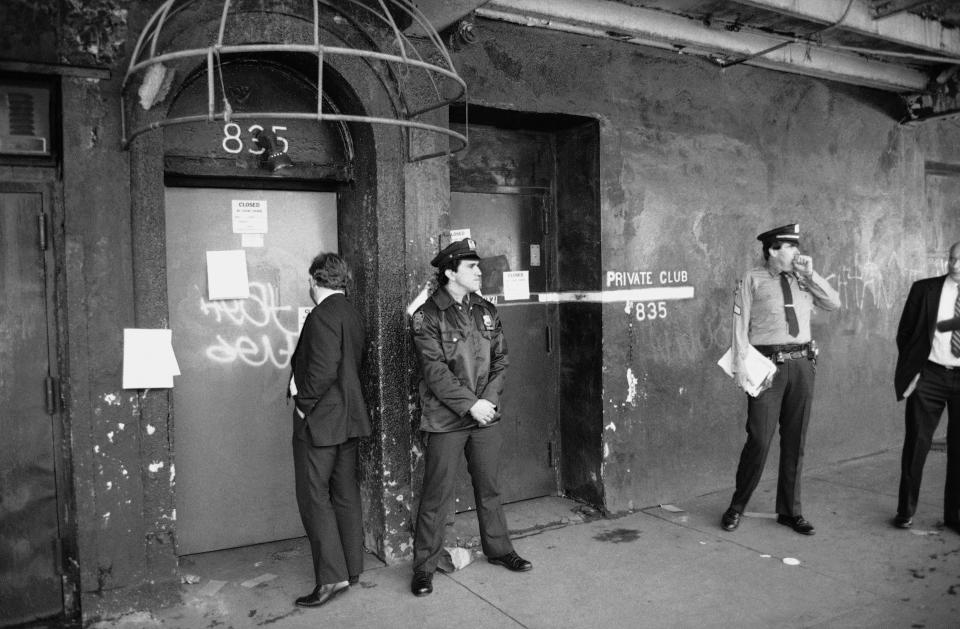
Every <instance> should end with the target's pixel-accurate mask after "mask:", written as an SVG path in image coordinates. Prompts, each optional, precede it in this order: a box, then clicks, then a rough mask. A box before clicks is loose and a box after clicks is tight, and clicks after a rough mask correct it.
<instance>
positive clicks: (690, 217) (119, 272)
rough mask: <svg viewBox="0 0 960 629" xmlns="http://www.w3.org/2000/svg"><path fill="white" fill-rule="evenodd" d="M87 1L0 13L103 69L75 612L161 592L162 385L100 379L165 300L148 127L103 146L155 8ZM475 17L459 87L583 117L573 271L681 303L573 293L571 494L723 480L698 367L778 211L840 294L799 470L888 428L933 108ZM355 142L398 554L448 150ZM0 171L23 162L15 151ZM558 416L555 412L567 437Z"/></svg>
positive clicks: (710, 354)
mask: <svg viewBox="0 0 960 629" xmlns="http://www.w3.org/2000/svg"><path fill="white" fill-rule="evenodd" d="M86 4H87V5H89V6H90V7H91V8H93V9H96V8H105V9H111V10H112V11H113V12H111V13H110V15H111V19H110V20H105V21H103V20H101V21H97V20H93V19H87V18H86V17H84V16H82V15H76V14H75V13H74V12H67V13H65V14H61V13H60V9H59V8H58V7H59V6H60V5H59V4H58V3H53V2H43V3H39V4H38V5H37V7H38V8H37V9H36V11H35V12H34V13H31V14H30V15H27V16H23V15H19V16H18V15H17V14H13V18H11V19H10V20H9V21H7V20H0V23H2V24H3V25H4V26H3V28H2V29H0V32H2V33H4V34H6V33H8V32H11V33H12V32H21V31H24V29H19V30H18V28H10V26H11V25H13V26H16V25H17V24H25V25H27V26H29V25H30V24H50V23H51V22H50V19H49V18H50V15H55V17H56V20H59V21H62V22H63V24H64V26H63V32H61V33H59V35H54V34H53V33H52V31H51V30H50V29H46V30H42V33H41V36H39V37H38V38H36V39H34V40H33V41H32V43H31V42H24V44H23V47H21V48H17V46H14V45H13V43H11V45H9V46H2V47H0V50H2V52H3V57H4V58H6V59H18V60H21V61H45V62H50V63H52V62H55V61H57V60H66V61H67V62H69V63H72V64H75V65H97V66H99V67H101V68H108V69H110V70H111V72H112V73H113V74H112V78H111V79H108V80H96V79H88V78H75V77H69V76H67V77H64V78H63V79H62V81H61V85H62V91H63V97H64V98H63V100H64V103H65V105H66V106H65V107H64V121H63V123H64V147H63V149H64V150H63V166H62V169H60V170H59V171H58V172H57V174H56V178H57V180H58V182H59V184H58V189H59V190H61V192H62V200H61V202H62V212H61V213H60V214H59V216H60V217H61V218H62V222H61V224H60V225H59V226H58V228H57V231H56V233H55V234H54V242H55V245H56V246H57V248H58V254H57V255H58V260H59V261H60V264H61V266H62V268H61V270H59V271H58V276H57V277H58V305H59V306H60V308H61V317H62V318H61V321H62V323H61V326H60V327H61V330H60V331H61V340H60V343H61V346H60V349H61V351H62V360H61V366H62V368H63V369H62V373H63V375H64V377H65V381H64V385H65V386H64V389H63V391H64V402H65V406H66V412H65V417H66V424H67V425H68V426H69V440H70V443H69V448H70V451H71V453H72V459H73V460H72V465H73V470H72V472H73V473H72V478H73V485H74V487H73V488H72V489H73V492H74V493H73V494H72V495H71V496H70V497H69V498H67V500H68V502H70V503H71V509H70V510H71V513H72V514H73V515H74V520H73V522H71V523H69V526H70V527H75V533H76V542H77V547H78V551H77V554H75V555H72V557H73V558H74V559H75V560H76V561H77V562H78V565H79V580H80V584H81V587H80V589H81V590H82V591H83V606H84V614H85V616H86V617H87V618H93V617H95V616H96V615H97V614H100V613H104V614H108V613H115V612H116V611H117V610H121V609H123V608H124V607H129V606H135V605H137V604H138V602H139V601H141V600H144V601H148V602H153V603H156V602H158V601H162V600H165V599H166V598H168V597H173V596H175V595H176V588H177V565H176V558H175V553H174V552H173V549H172V545H171V540H172V536H173V535H174V534H175V520H174V517H175V516H174V513H173V511H172V504H173V495H174V493H173V492H174V491H175V484H174V483H175V478H174V473H173V467H172V462H173V457H174V451H173V447H174V445H173V443H172V441H171V435H172V432H171V428H172V424H171V421H172V415H171V413H170V404H169V399H168V397H167V395H166V394H165V393H164V392H157V391H152V392H150V393H148V394H146V395H138V394H137V393H135V392H132V391H124V390H122V389H121V388H120V374H121V369H122V360H121V357H122V351H121V350H122V347H121V339H122V329H123V328H124V327H130V326H136V325H142V326H153V325H162V324H163V323H164V321H165V318H166V314H165V312H166V311H165V303H164V301H163V300H164V297H163V295H162V292H163V288H162V287H163V285H164V282H163V262H162V260H163V257H162V252H163V249H162V242H161V241H160V239H161V238H162V237H161V236H160V234H162V222H160V223H157V218H158V217H161V218H162V212H161V211H160V208H162V182H161V181H160V180H159V176H160V173H162V170H163V161H162V142H160V141H159V140H157V139H154V140H152V141H149V142H144V143H143V146H141V148H140V149H138V151H136V152H131V153H126V152H123V151H121V150H120V149H119V144H120V135H121V134H120V124H119V89H120V86H119V83H120V80H121V79H122V75H123V71H124V67H125V65H124V60H123V58H122V56H123V54H124V53H123V50H124V49H125V48H124V46H126V47H127V52H129V50H128V49H129V46H130V45H132V40H133V38H135V36H136V34H138V33H139V29H140V28H142V26H143V24H144V22H145V20H146V18H147V17H148V16H149V14H150V11H151V10H152V8H153V7H154V6H155V5H156V4H157V3H156V2H151V3H134V4H133V5H132V6H130V8H129V9H120V8H118V5H119V4H121V3H118V2H107V1H102V2H96V3H86ZM3 15H4V16H5V17H9V16H10V15H11V14H9V13H4V14H3ZM18 20H19V21H18ZM91 23H97V24H100V27H99V28H100V29H101V30H100V31H99V32H97V31H96V30H93V31H92V30H90V29H89V28H87V26H89V24H91ZM26 30H29V29H26ZM477 34H478V37H479V39H478V41H477V42H476V43H475V44H473V45H471V46H468V47H466V48H464V49H462V50H461V51H459V52H457V53H455V55H454V61H455V63H456V65H457V67H458V69H459V70H460V71H461V73H462V74H463V76H464V78H465V79H466V81H467V83H468V85H469V89H470V98H471V100H472V101H473V102H478V103H481V104H484V105H489V106H493V107H499V108H503V109H512V110H522V111H535V112H558V113H569V114H576V115H581V116H589V117H593V118H595V119H597V120H598V121H599V129H600V141H599V170H600V179H599V182H596V183H597V185H596V193H597V194H598V195H599V203H600V210H601V212H600V216H601V221H600V225H599V234H600V255H601V259H602V264H601V266H602V268H601V269H599V270H600V273H599V274H598V277H597V279H596V285H595V286H588V285H583V284H582V282H580V281H578V282H576V285H575V286H574V287H573V288H575V289H576V290H591V289H593V290H600V289H602V288H606V287H605V286H604V282H603V278H604V277H605V273H606V272H607V271H624V272H643V271H648V272H652V273H653V275H652V277H653V280H652V285H654V286H659V285H660V284H661V278H660V272H661V271H666V272H673V274H672V275H671V276H670V277H667V278H664V279H675V280H676V281H678V282H680V283H681V284H683V285H689V286H692V287H693V288H694V295H695V296H694V298H692V299H689V300H682V301H667V302H666V304H665V306H664V310H663V312H664V313H665V316H662V317H661V316H660V315H661V312H660V311H657V316H656V318H650V317H648V316H645V317H644V320H642V321H641V320H639V318H638V314H637V308H636V307H635V306H634V305H632V304H631V305H630V306H629V307H628V305H627V304H626V303H618V304H607V305H604V306H603V307H602V308H595V307H592V306H584V307H585V308H588V309H589V313H588V315H589V319H590V320H591V321H596V322H597V326H598V329H599V330H600V333H601V334H602V339H601V340H602V347H603V349H602V353H601V354H600V355H599V356H597V357H593V356H582V357H580V358H581V360H580V361H579V363H577V364H580V365H584V366H587V368H589V369H599V370H600V372H601V374H602V375H601V378H602V396H601V398H602V399H600V400H598V403H599V404H600V405H602V417H593V416H591V417H589V418H586V419H585V422H589V423H588V424H587V425H586V426H585V429H586V430H588V431H591V434H596V432H597V430H602V434H601V435H599V436H598V443H599V444H600V446H601V450H602V454H601V456H602V464H601V478H600V479H599V484H598V485H596V486H591V492H595V494H596V495H597V496H598V497H601V498H602V499H603V500H604V501H605V506H606V507H607V508H608V509H609V510H611V511H614V512H616V511H624V510H629V509H634V508H639V507H643V506H647V505H651V504H656V503H658V502H673V501H678V500H682V499H683V498H684V497H687V496H691V495H694V494H698V493H703V492H708V491H712V490H716V489H719V488H728V487H730V486H732V484H733V474H734V469H735V465H736V457H737V454H738V452H739V449H740V447H741V445H742V440H743V422H744V415H745V400H744V397H743V394H741V393H739V392H737V391H736V390H735V388H734V386H733V384H732V383H731V382H730V381H729V380H727V379H726V378H725V377H724V376H723V375H722V374H721V372H720V370H719V369H718V368H717V367H716V365H715V362H716V360H717V358H718V357H719V356H720V355H721V354H722V353H723V351H724V350H725V349H726V347H727V345H728V343H729V336H730V317H731V302H732V293H733V288H734V284H735V282H736V280H737V279H738V278H739V277H740V276H741V274H742V273H743V271H744V270H745V269H746V268H747V267H748V266H750V265H752V264H755V263H757V262H758V261H759V258H760V255H759V254H760V251H759V246H758V243H757V242H756V241H755V240H754V236H755V234H757V233H759V232H760V231H763V230H766V229H768V228H770V227H773V226H776V225H780V224H783V223H786V222H788V221H793V220H796V221H799V222H800V223H801V225H802V227H803V229H804V232H805V234H806V237H805V239H804V243H803V248H804V249H805V250H807V251H808V252H810V253H811V254H812V255H813V256H814V259H815V263H816V267H817V268H818V270H820V272H821V273H822V274H823V275H825V276H827V277H829V278H830V280H831V282H833V283H834V285H835V286H836V287H837V288H838V289H839V290H840V292H841V296H842V298H843V303H844V307H843V309H842V310H841V311H840V312H838V313H830V314H821V315H818V317H817V318H816V321H815V328H814V331H815V334H816V336H817V338H818V340H820V341H821V346H822V347H823V360H822V362H821V364H820V367H819V376H820V377H819V382H818V396H817V402H816V406H815V409H814V419H813V423H812V426H811V429H810V435H809V439H808V448H807V452H808V462H809V463H808V464H809V465H817V464H819V463H825V462H827V461H835V460H840V459H845V458H849V457H854V456H858V455H861V454H866V453H869V452H874V451H877V450H882V449H886V448H890V447H895V446H896V445H898V443H899V440H900V436H901V428H900V414H901V412H902V409H901V408H900V407H898V406H897V405H896V404H895V402H894V396H893V391H892V365H893V360H894V356H895V348H894V345H893V340H892V339H893V333H894V328H895V326H896V323H897V320H898V317H899V312H900V307H901V304H902V301H903V299H904V297H905V295H906V290H907V288H908V286H909V283H910V281H911V280H913V279H915V278H917V277H920V276H924V275H927V274H930V273H933V272H939V271H940V270H942V268H943V263H942V259H943V257H944V256H945V253H946V249H947V247H948V246H949V244H950V243H951V242H952V241H953V240H954V239H957V238H960V229H958V225H957V221H956V218H955V216H956V212H955V209H956V207H957V205H958V204H957V201H956V199H957V198H958V196H960V190H958V186H957V184H956V180H955V177H953V176H951V175H950V174H949V168H948V169H947V174H946V175H944V174H939V175H935V176H933V175H931V176H925V174H924V172H925V171H924V163H925V161H937V162H941V163H945V164H948V165H949V164H957V165H960V148H957V147H960V143H958V142H957V140H958V139H960V138H958V135H960V133H958V131H957V130H956V128H955V127H954V126H953V125H950V124H942V125H930V126H926V127H923V128H920V129H908V128H903V127H899V126H898V125H897V124H896V114H895V112H896V111H898V110H899V109H900V106H899V101H898V100H897V98H896V97H894V96H891V95H886V94H880V93H876V92H871V91H867V90H859V89H854V88H850V87H844V86H839V85H834V84H829V83H825V82H822V81H817V80H813V79H808V78H804V77H799V76H792V75H786V74H777V73H772V72H768V71H762V70H757V69H752V68H749V67H746V66H742V67H737V68H731V69H729V70H727V71H725V72H724V73H721V72H720V71H719V70H717V69H716V68H714V67H711V66H709V65H707V64H705V63H703V62H701V61H699V60H697V59H694V58H689V57H681V56H669V55H667V54H666V53H662V52H658V51H654V50H651V49H643V48H639V47H634V46H629V45H626V44H620V43H615V42H602V41H599V40H595V39H588V38H582V37H578V36H573V35H568V34H559V33H551V32H547V31H541V30H535V29H527V28H523V27H519V26H511V25H507V24H500V23H494V22H486V21H482V22H480V23H479V27H478V30H477ZM0 39H2V40H3V41H8V42H18V41H21V40H22V38H19V39H3V38H0ZM31 46H32V47H31ZM52 48H56V54H54V52H53V51H52ZM379 89H380V88H379V87H377V86H375V85H368V86H367V90H366V91H363V90H360V91H361V93H359V96H360V97H361V99H362V100H364V102H365V103H367V102H368V101H369V99H370V97H371V95H373V97H374V100H375V107H374V108H373V109H375V110H381V111H382V110H386V109H388V108H389V106H390V105H389V103H388V102H387V101H386V100H385V98H384V97H383V96H382V95H377V94H379V92H378V90H379ZM373 142H375V143H376V145H377V151H378V155H380V160H381V161H380V163H378V164H377V168H376V169H374V170H375V172H374V171H371V172H370V173H369V175H370V177H371V178H374V177H375V178H376V184H375V185H374V184H370V187H369V188H367V190H368V191H369V194H366V193H364V194H362V195H361V196H362V197H363V198H360V199H358V200H357V206H358V207H362V208H363V212H362V215H361V216H358V217H357V224H358V225H359V226H360V227H361V228H363V229H365V230H367V231H369V232H370V234H369V236H367V237H366V239H365V240H361V239H357V240H356V241H355V242H352V243H351V246H352V247H354V249H355V250H356V251H360V250H362V251H363V252H364V259H363V263H362V266H363V270H364V282H365V285H366V287H367V291H368V292H367V294H366V297H365V298H364V301H363V304H362V306H363V309H364V312H365V313H367V314H368V316H369V317H370V319H371V322H372V323H371V328H372V329H375V332H374V334H375V337H376V341H375V343H376V345H377V351H376V352H375V353H374V357H373V358H374V363H375V365H374V366H373V367H372V368H371V372H370V377H371V382H370V388H371V390H373V391H375V397H376V400H375V401H374V402H373V403H372V404H371V405H372V407H373V411H374V413H375V414H376V415H377V426H378V428H379V431H378V436H377V442H376V443H374V444H371V445H370V446H368V448H367V450H366V453H365V456H366V457H367V459H366V460H367V461H368V463H367V473H366V482H367V493H366V496H367V500H368V503H370V504H379V505H380V508H379V509H378V511H377V512H376V513H373V514H368V524H370V525H371V526H372V529H371V530H370V531H368V533H369V534H370V536H372V538H373V540H374V541H373V542H372V543H373V544H374V545H376V546H377V547H378V548H379V549H380V551H381V552H383V553H384V554H385V556H388V557H389V558H402V557H404V556H406V555H407V554H408V553H409V550H410V549H409V545H408V544H409V526H410V515H411V509H412V508H413V506H414V505H415V497H413V496H414V494H415V491H416V488H417V487H418V484H419V479H418V469H419V464H420V463H419V454H420V452H419V450H418V446H417V443H416V440H415V439H412V438H411V435H412V430H411V428H412V426H413V425H415V422H416V399H415V395H414V394H413V390H414V389H413V385H412V382H413V380H415V377H414V374H413V369H412V365H413V363H412V361H411V357H410V348H409V344H408V339H407V335H406V331H405V324H404V322H403V319H402V315H399V313H400V312H401V307H402V305H403V303H404V302H405V301H406V299H407V298H408V297H409V296H411V295H412V294H414V293H415V292H416V290H417V289H418V287H419V285H420V284H421V283H422V281H423V280H424V278H425V277H426V276H427V274H426V271H427V269H428V263H427V261H428V260H429V259H430V257H431V256H432V253H433V252H434V251H435V248H436V246H437V243H436V240H435V239H436V236H437V234H438V233H439V232H440V231H441V230H442V229H443V228H445V227H448V225H447V224H446V222H447V221H446V213H447V212H448V204H449V199H448V196H447V194H446V193H447V191H448V187H449V183H448V179H447V178H448V172H447V169H446V166H445V162H444V161H443V160H431V161H428V162H424V163H419V164H413V165H404V163H403V155H402V153H403V148H402V147H401V145H400V142H399V141H398V140H397V139H396V138H395V137H393V135H389V136H388V135H385V134H384V133H383V132H378V135H376V136H375V137H374V138H373ZM381 147H387V148H386V150H385V151H384V152H382V153H380V149H381ZM419 148H422V147H419ZM415 152H416V151H415ZM0 175H2V176H3V177H4V178H9V179H11V180H18V179H19V180H23V179H24V178H27V179H30V178H36V177H37V175H36V174H35V173H34V171H29V170H28V171H25V170H22V169H17V168H4V169H3V170H0ZM44 177H45V176H44ZM374 190H375V191H374ZM358 194H360V193H358ZM591 195H592V193H591V194H585V195H584V197H585V198H593V197H592V196H591ZM570 196H571V197H573V196H575V195H573V193H570ZM928 198H929V200H928ZM374 214H375V215H376V220H374ZM584 225H588V226H589V228H590V229H591V230H594V229H596V226H595V225H594V224H593V223H592V222H591V221H584ZM569 242H570V243H574V244H572V245H571V246H575V243H576V239H575V238H570V239H569ZM365 244H369V245H370V246H368V247H366V248H364V245H365ZM567 272H568V273H571V274H573V275H576V273H575V271H572V270H569V269H568V270H567ZM683 273H685V274H686V276H685V279H684V276H683V275H682V274H683ZM611 288H612V287H611ZM655 310H656V309H655ZM586 316H587V315H584V316H583V317H581V319H582V318H584V317H586ZM591 338H594V337H591ZM591 407H593V408H595V407H596V405H592V404H585V405H584V408H591ZM575 428H576V427H566V429H567V430H568V432H569V433H570V434H573V435H577V434H578V431H577V430H576V429H575ZM771 463H772V462H771ZM160 464H162V465H160ZM575 467H576V466H575ZM577 469H580V468H577ZM771 469H772V467H771ZM568 480H571V482H573V484H574V485H577V486H579V485H580V484H582V483H583V482H585V481H583V480H582V479H568ZM891 490H892V488H891ZM891 508H892V504H891Z"/></svg>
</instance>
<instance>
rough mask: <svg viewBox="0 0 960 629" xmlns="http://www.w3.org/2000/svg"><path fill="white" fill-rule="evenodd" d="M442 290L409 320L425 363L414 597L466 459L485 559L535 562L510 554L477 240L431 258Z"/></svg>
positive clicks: (432, 566) (496, 328)
mask: <svg viewBox="0 0 960 629" xmlns="http://www.w3.org/2000/svg"><path fill="white" fill-rule="evenodd" d="M430 264H431V265H433V266H435V267H437V269H438V272H437V285H438V288H437V291H436V292H435V293H434V294H433V295H432V296H430V297H429V298H427V300H426V302H425V303H424V304H423V305H422V306H421V307H420V308H419V309H417V310H416V312H414V314H413V318H412V320H411V327H412V328H413V341H414V344H415V346H416V351H417V358H418V361H419V363H420V370H421V372H422V379H421V381H420V402H421V406H422V415H421V421H420V429H421V430H422V431H423V441H424V444H425V463H424V471H423V489H422V491H421V497H420V510H419V512H418V514H417V524H416V531H415V536H414V545H413V570H414V574H413V580H412V581H411V584H410V589H411V591H412V592H413V593H414V594H415V595H416V596H426V595H427V594H430V593H431V592H432V591H433V573H434V572H435V571H436V569H437V563H438V561H439V559H440V555H441V553H442V551H443V540H444V533H445V526H446V521H447V515H448V513H449V512H450V509H451V507H452V504H453V493H454V488H455V483H456V476H457V466H458V464H459V462H460V457H461V456H464V455H466V457H467V469H468V470H469V472H470V479H471V482H472V483H473V492H474V497H475V499H476V504H477V518H478V519H479V521H480V541H481V545H482V547H483V552H484V554H485V555H486V556H487V560H488V561H490V562H491V563H494V564H498V565H502V566H504V567H506V568H508V569H509V570H513V571H516V572H523V571H526V570H530V569H531V568H532V567H533V566H532V564H531V563H530V562H529V561H527V560H525V559H522V558H521V557H519V556H518V555H517V553H516V552H514V549H513V544H512V543H511V542H510V537H509V535H508V530H507V522H506V518H505V517H504V514H503V508H502V506H501V504H500V483H499V479H498V472H499V469H500V447H501V444H502V441H503V435H502V433H501V430H500V425H499V420H500V412H499V409H498V407H499V404H500V394H501V392H502V391H503V383H504V374H505V371H506V368H507V346H506V342H505V341H504V338H503V329H502V328H501V325H500V317H499V316H498V314H497V309H496V307H495V306H494V305H493V304H491V303H490V302H489V301H487V300H485V299H483V298H482V297H480V296H479V295H477V294H476V291H478V290H479V289H480V277H481V274H480V267H479V264H480V256H479V255H478V254H477V246H476V243H475V242H474V241H473V240H472V239H470V238H464V239H463V240H459V241H457V242H454V243H451V244H450V245H449V246H448V247H446V248H445V249H444V250H443V251H441V252H440V253H439V254H438V255H437V256H436V257H435V258H434V259H433V260H432V261H431V262H430Z"/></svg>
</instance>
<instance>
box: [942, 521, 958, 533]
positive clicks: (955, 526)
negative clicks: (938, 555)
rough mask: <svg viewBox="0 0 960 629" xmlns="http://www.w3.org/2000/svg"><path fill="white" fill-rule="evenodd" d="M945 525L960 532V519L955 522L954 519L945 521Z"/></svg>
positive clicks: (955, 531)
mask: <svg viewBox="0 0 960 629" xmlns="http://www.w3.org/2000/svg"><path fill="white" fill-rule="evenodd" d="M943 527H944V528H947V529H950V530H951V531H953V532H954V533H960V521H956V522H954V521H953V520H949V521H944V523H943Z"/></svg>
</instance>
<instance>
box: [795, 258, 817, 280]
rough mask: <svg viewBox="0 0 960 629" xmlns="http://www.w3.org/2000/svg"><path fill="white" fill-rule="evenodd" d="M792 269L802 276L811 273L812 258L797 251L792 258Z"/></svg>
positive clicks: (808, 275) (807, 275)
mask: <svg viewBox="0 0 960 629" xmlns="http://www.w3.org/2000/svg"><path fill="white" fill-rule="evenodd" d="M793 270H794V271H796V272H797V273H799V274H800V275H802V276H804V277H810V276H811V275H813V258H811V257H810V256H807V255H803V254H802V253H798V254H797V255H796V256H794V258H793Z"/></svg>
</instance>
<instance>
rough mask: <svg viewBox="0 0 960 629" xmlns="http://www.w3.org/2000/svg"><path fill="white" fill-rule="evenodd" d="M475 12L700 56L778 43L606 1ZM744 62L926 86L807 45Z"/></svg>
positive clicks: (543, 2)
mask: <svg viewBox="0 0 960 629" xmlns="http://www.w3.org/2000/svg"><path fill="white" fill-rule="evenodd" d="M476 14H477V15H478V16H480V17H484V18H488V19H495V20H502V21H507V22H512V23H515V24H522V25H524V26H534V27H539V28H546V29H551V30H558V31H566V32H576V33H580V34H584V35H595V36H600V37H605V38H613V39H617V40H620V41H626V42H629V43H635V44H640V45H649V46H655V47H658V48H665V49H669V50H674V51H677V52H683V53H690V54H696V55H702V56H709V55H711V54H723V55H732V56H737V57H740V56H751V55H753V54H754V53H757V52H760V51H763V50H766V49H768V48H771V47H773V46H774V45H776V44H778V43H781V42H782V41H783V40H782V39H779V38H774V37H769V36H766V35H760V34H755V33H744V32H739V33H731V32H727V31H715V30H711V29H709V28H707V27H705V26H703V25H702V24H700V23H699V22H695V21H693V20H689V19H686V18H682V17H679V16H675V15H671V14H669V13H664V12H661V11H652V10H649V9H640V8H636V7H632V6H629V5H625V4H622V3H619V2H609V1H607V0H588V1H578V0H492V1H491V2H489V3H487V4H486V5H484V6H482V7H480V8H478V9H477V10H476ZM746 63H747V65H751V66H757V67H763V68H768V69H772V70H778V71H782V72H792V73H795V74H804V75H807V76H815V77H818V78H824V79H829V80H833V81H839V82H843V83H851V84H855V85H863V86H867V87H873V88H878V89H883V90H888V91H893V92H916V91H922V90H923V89H925V88H926V86H927V83H928V78H927V76H926V75H925V74H924V73H922V72H919V71H917V70H914V69H912V68H905V67H902V66H896V65H893V64H890V63H885V62H883V61H875V60H870V59H866V58H864V57H862V56H860V55H856V54H844V53H839V52H833V51H829V50H825V49H823V48H820V47H816V46H812V45H809V44H797V45H792V46H786V47H784V48H780V49H778V50H774V51H773V52H771V53H769V54H768V55H766V56H764V57H757V58H752V59H750V60H749V61H748V62H746Z"/></svg>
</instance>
